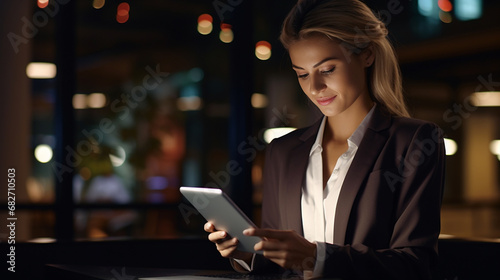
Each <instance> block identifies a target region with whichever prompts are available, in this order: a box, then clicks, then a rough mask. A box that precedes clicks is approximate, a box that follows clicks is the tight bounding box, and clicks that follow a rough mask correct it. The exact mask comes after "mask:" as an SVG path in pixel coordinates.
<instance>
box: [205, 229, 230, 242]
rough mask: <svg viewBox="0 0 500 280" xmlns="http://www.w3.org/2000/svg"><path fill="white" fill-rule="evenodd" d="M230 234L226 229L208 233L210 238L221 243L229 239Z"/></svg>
mask: <svg viewBox="0 0 500 280" xmlns="http://www.w3.org/2000/svg"><path fill="white" fill-rule="evenodd" d="M227 237H228V235H227V232H225V231H215V232H212V233H210V234H209V235H208V240H210V241H212V242H214V243H221V242H223V241H225V240H226V239H227Z"/></svg>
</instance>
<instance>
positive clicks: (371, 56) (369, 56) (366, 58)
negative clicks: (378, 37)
mask: <svg viewBox="0 0 500 280" xmlns="http://www.w3.org/2000/svg"><path fill="white" fill-rule="evenodd" d="M361 59H362V61H363V62H364V63H365V67H370V66H372V64H373V61H375V52H374V51H373V46H372V45H369V46H368V47H366V48H365V49H364V50H363V52H362V53H361Z"/></svg>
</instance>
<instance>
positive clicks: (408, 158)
mask: <svg viewBox="0 0 500 280" xmlns="http://www.w3.org/2000/svg"><path fill="white" fill-rule="evenodd" d="M444 164H445V152H444V141H443V137H442V134H441V130H440V129H439V128H438V127H437V126H435V125H433V124H430V123H425V124H423V125H421V126H420V127H419V128H418V129H416V130H415V133H414V134H413V137H412V138H411V141H410V143H409V144H408V146H407V150H406V151H404V152H402V154H401V159H400V165H399V166H398V167H396V169H397V170H398V171H397V172H387V173H386V174H384V175H385V176H384V177H385V178H386V181H387V183H388V185H389V186H390V187H391V188H394V189H393V191H394V192H395V198H394V208H393V209H394V211H393V215H394V218H393V219H394V227H393V230H392V234H391V236H390V240H389V246H388V248H382V249H374V248H371V247H369V246H365V245H364V244H360V243H353V244H348V245H335V244H327V248H326V251H327V252H326V254H325V269H324V273H323V275H324V276H325V277H338V278H341V279H430V278H431V277H432V276H433V275H432V274H433V266H434V265H435V264H436V262H437V241H438V236H439V231H440V208H441V200H442V192H443V186H444ZM354 230H355V229H354Z"/></svg>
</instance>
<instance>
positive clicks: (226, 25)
mask: <svg viewBox="0 0 500 280" xmlns="http://www.w3.org/2000/svg"><path fill="white" fill-rule="evenodd" d="M231 27H232V26H231V24H227V23H221V25H220V29H221V30H222V31H227V30H231Z"/></svg>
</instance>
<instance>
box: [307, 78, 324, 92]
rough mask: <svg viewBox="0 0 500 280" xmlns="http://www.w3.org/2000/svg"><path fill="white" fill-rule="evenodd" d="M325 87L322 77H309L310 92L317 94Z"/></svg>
mask: <svg viewBox="0 0 500 280" xmlns="http://www.w3.org/2000/svg"><path fill="white" fill-rule="evenodd" d="M325 89H326V84H325V81H324V79H323V78H322V77H318V76H315V77H311V84H310V89H309V90H310V92H311V94H313V95H317V94H319V93H321V92H322V91H324V90H325Z"/></svg>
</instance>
